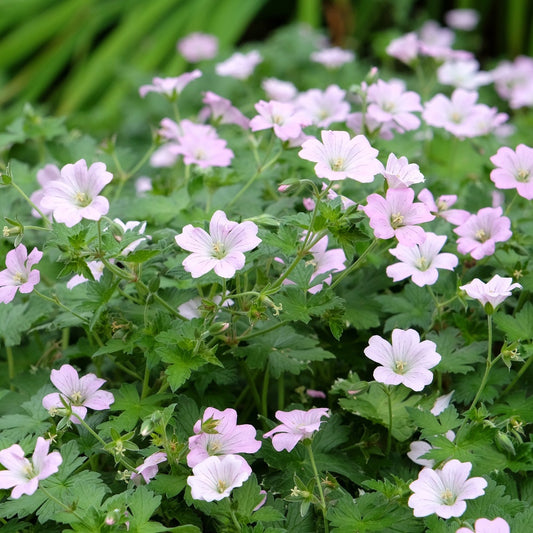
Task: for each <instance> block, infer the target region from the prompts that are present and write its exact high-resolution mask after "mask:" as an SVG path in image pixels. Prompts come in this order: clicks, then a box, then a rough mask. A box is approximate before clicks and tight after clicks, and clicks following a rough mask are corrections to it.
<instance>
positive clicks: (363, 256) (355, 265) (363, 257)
mask: <svg viewBox="0 0 533 533" xmlns="http://www.w3.org/2000/svg"><path fill="white" fill-rule="evenodd" d="M378 242H379V241H378V239H374V240H373V241H372V242H371V243H370V245H369V246H368V248H367V249H366V250H365V251H364V252H363V253H362V254H361V255H360V256H359V257H358V258H357V261H356V262H355V263H353V264H352V265H350V266H349V267H348V268H347V269H346V270H343V271H342V272H341V273H340V274H339V275H338V276H337V277H336V278H335V280H334V281H333V283H332V284H331V288H332V289H333V288H335V287H336V286H337V285H338V284H339V283H340V282H341V281H342V280H343V279H344V278H345V277H346V276H348V275H350V274H351V273H352V272H354V271H355V270H357V269H358V268H359V267H360V266H361V265H362V264H363V263H364V261H365V260H366V258H367V256H368V255H369V254H370V252H372V251H373V250H374V248H375V247H376V246H377V244H378Z"/></svg>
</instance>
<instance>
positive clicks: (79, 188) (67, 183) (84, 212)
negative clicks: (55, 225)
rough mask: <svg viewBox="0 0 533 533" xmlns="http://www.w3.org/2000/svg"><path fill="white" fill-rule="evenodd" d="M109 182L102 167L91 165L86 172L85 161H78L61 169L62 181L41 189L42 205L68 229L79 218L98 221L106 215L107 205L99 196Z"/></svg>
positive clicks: (79, 219) (110, 178) (56, 180)
mask: <svg viewBox="0 0 533 533" xmlns="http://www.w3.org/2000/svg"><path fill="white" fill-rule="evenodd" d="M112 179H113V174H111V172H107V171H106V166H105V164H104V163H93V164H92V165H91V166H90V167H89V169H87V163H86V162H85V159H80V160H79V161H77V162H76V163H74V164H68V165H65V166H64V167H63V168H62V169H61V179H54V180H52V181H49V182H48V183H47V184H46V185H45V186H44V187H43V197H42V199H41V205H42V206H43V207H44V208H45V209H49V210H50V211H52V212H53V214H54V218H55V219H56V221H57V222H62V223H64V224H65V225H66V226H67V227H69V228H71V227H72V226H74V225H75V224H77V223H78V222H80V221H81V219H82V218H86V219H88V220H100V218H101V217H102V216H103V215H105V214H107V212H108V211H109V201H108V200H107V198H104V197H103V196H98V194H99V193H100V191H101V190H102V189H103V188H104V187H105V186H106V185H107V184H108V183H109V182H110V181H111V180H112Z"/></svg>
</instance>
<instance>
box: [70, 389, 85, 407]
mask: <svg viewBox="0 0 533 533" xmlns="http://www.w3.org/2000/svg"><path fill="white" fill-rule="evenodd" d="M70 400H71V401H72V404H73V405H82V403H83V401H84V398H83V394H82V393H81V392H80V391H76V392H73V393H72V394H71V395H70Z"/></svg>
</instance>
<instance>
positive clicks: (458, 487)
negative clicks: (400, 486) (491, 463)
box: [408, 459, 487, 519]
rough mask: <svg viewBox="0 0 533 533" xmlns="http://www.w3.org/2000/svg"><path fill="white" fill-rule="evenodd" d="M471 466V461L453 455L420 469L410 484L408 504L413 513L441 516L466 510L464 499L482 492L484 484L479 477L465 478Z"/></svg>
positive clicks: (477, 495)
mask: <svg viewBox="0 0 533 533" xmlns="http://www.w3.org/2000/svg"><path fill="white" fill-rule="evenodd" d="M471 469H472V463H461V462H459V461H457V460H456V459H452V460H451V461H448V462H447V463H446V464H445V465H444V466H443V467H442V468H441V469H439V470H432V469H431V468H424V469H422V471H421V472H420V474H419V475H418V479H417V480H415V481H413V482H412V483H411V484H410V485H409V488H410V489H411V490H412V491H413V494H412V495H411V497H410V498H409V502H408V505H409V507H411V508H412V509H413V514H414V515H415V516H417V517H419V516H429V515H430V514H436V515H437V516H440V517H441V518H444V519H448V518H451V517H452V516H461V515H462V514H463V513H464V512H465V511H466V502H465V500H472V499H474V498H478V497H479V496H482V495H483V494H485V487H486V486H487V482H486V480H485V479H483V478H482V477H473V478H470V479H468V476H469V475H470V470H471Z"/></svg>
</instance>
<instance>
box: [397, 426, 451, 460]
mask: <svg viewBox="0 0 533 533" xmlns="http://www.w3.org/2000/svg"><path fill="white" fill-rule="evenodd" d="M444 436H445V437H446V438H447V439H448V440H449V441H450V442H453V441H454V440H455V433H454V432H453V431H452V430H450V431H447V432H446V433H445V434H444ZM435 449H438V448H436V447H433V446H431V444H429V442H426V441H425V440H417V441H414V442H411V444H410V445H409V451H408V452H407V457H409V459H411V461H413V463H415V464H417V465H420V466H427V467H428V468H433V467H434V466H435V461H434V460H433V459H424V458H423V456H424V455H426V453H428V452H430V451H431V450H435Z"/></svg>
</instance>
